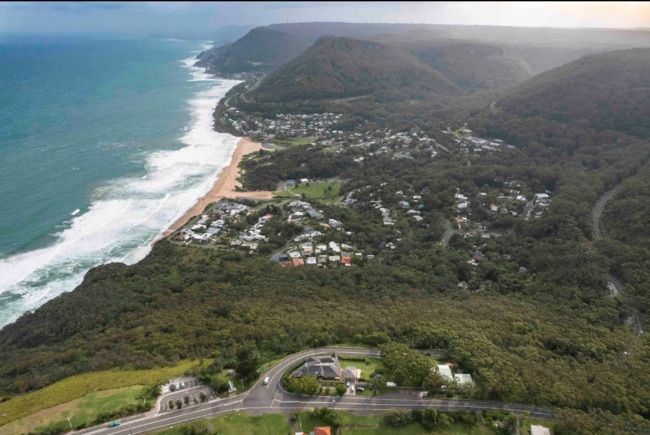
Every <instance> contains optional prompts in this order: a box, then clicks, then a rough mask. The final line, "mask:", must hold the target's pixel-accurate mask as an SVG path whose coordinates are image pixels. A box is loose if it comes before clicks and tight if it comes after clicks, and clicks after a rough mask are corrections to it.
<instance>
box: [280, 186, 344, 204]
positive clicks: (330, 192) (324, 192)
mask: <svg viewBox="0 0 650 435" xmlns="http://www.w3.org/2000/svg"><path fill="white" fill-rule="evenodd" d="M303 193H304V194H305V196H306V197H307V198H308V199H320V200H335V199H337V198H338V196H339V183H316V182H314V183H307V184H297V185H296V186H294V187H292V188H290V189H289V190H286V191H280V192H273V196H274V197H276V198H295V197H296V195H297V196H301V195H302V194H303Z"/></svg>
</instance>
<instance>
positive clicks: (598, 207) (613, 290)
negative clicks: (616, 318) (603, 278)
mask: <svg viewBox="0 0 650 435" xmlns="http://www.w3.org/2000/svg"><path fill="white" fill-rule="evenodd" d="M620 187H621V186H620V185H618V186H616V187H615V188H613V189H612V190H609V191H607V192H605V193H604V194H603V196H601V197H600V198H599V199H598V201H596V204H595V205H594V208H593V209H592V210H591V224H592V227H593V230H592V235H593V239H594V240H601V239H603V238H604V237H605V236H604V232H605V230H604V229H603V227H602V224H601V221H600V217H601V215H602V214H603V210H604V209H605V204H607V201H609V200H610V199H612V198H613V197H614V195H616V192H618V190H619V189H620ZM607 289H608V290H609V294H610V296H611V297H616V296H618V295H619V294H620V293H623V291H624V290H625V287H624V286H623V283H622V282H621V281H619V280H618V279H617V278H616V277H614V276H612V275H607ZM627 321H628V322H630V323H632V325H633V326H634V334H635V335H641V334H643V325H642V323H641V316H639V313H638V312H634V313H633V314H632V315H631V316H630V317H629V318H628V320H627Z"/></svg>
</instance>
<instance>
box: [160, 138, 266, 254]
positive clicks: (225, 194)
mask: <svg viewBox="0 0 650 435" xmlns="http://www.w3.org/2000/svg"><path fill="white" fill-rule="evenodd" d="M261 149H262V144H261V143H259V142H253V141H251V140H250V139H249V138H247V137H243V138H241V139H240V140H239V142H237V147H236V148H235V151H234V152H233V154H232V157H231V159H230V163H229V164H228V166H226V167H224V168H223V170H222V171H221V172H220V173H219V175H218V177H217V179H216V180H215V182H214V185H213V186H212V188H211V189H210V191H208V193H206V194H205V195H204V196H203V197H202V198H200V199H199V200H198V201H197V202H196V204H194V205H193V206H192V207H191V208H190V209H189V210H187V211H186V212H185V213H184V214H183V216H181V217H180V218H178V219H177V220H176V222H174V223H173V224H172V225H171V226H170V227H169V228H167V229H166V230H165V231H163V232H162V234H161V235H160V236H159V237H158V238H157V239H156V240H155V241H154V242H153V244H155V243H156V242H158V241H159V240H162V239H164V238H167V237H169V236H170V235H171V234H173V233H174V232H176V231H178V230H179V229H181V228H183V227H184V226H185V225H186V224H187V223H188V222H189V221H190V219H192V218H193V217H195V216H198V215H200V214H201V213H203V211H204V210H205V208H206V207H207V206H208V205H209V204H211V203H213V202H218V201H219V200H221V199H223V198H256V199H271V198H272V197H273V194H272V192H270V191H256V192H237V191H236V188H237V187H241V185H240V183H239V182H238V181H237V178H238V177H239V175H240V172H241V171H240V170H239V163H240V162H241V160H242V158H243V157H244V156H245V155H248V154H251V153H254V152H257V151H259V150H261Z"/></svg>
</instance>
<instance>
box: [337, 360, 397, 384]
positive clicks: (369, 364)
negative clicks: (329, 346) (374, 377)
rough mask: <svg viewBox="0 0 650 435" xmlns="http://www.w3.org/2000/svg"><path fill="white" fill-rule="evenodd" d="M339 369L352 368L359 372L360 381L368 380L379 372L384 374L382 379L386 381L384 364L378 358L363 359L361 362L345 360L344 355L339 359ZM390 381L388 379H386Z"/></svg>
mask: <svg viewBox="0 0 650 435" xmlns="http://www.w3.org/2000/svg"><path fill="white" fill-rule="evenodd" d="M339 362H340V364H341V367H347V366H354V367H356V368H358V369H359V370H361V379H366V380H368V381H369V380H370V375H371V374H373V373H374V372H375V371H377V370H379V371H380V372H381V373H384V375H383V376H382V379H384V380H386V377H387V374H386V370H385V368H384V362H383V361H382V360H381V359H379V358H365V359H364V360H363V361H359V360H356V359H347V358H345V355H344V356H342V357H339ZM388 380H390V379H388Z"/></svg>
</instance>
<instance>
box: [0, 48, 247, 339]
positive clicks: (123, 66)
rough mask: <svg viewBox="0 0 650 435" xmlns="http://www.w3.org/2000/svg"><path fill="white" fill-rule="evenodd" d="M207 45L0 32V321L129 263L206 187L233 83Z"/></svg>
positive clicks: (226, 142)
mask: <svg viewBox="0 0 650 435" xmlns="http://www.w3.org/2000/svg"><path fill="white" fill-rule="evenodd" d="M207 44H208V43H207V42H206V41H180V40H173V39H155V38H144V37H143V38H135V37H133V38H130V37H124V38H118V37H99V36H97V37H91V36H84V37H80V36H47V37H46V36H20V37H18V36H0V65H1V66H0V85H1V86H0V328H1V327H3V326H5V325H6V324H8V323H11V322H13V321H15V320H16V319H17V318H18V317H19V316H20V315H22V314H23V313H25V312H28V311H31V310H34V309H36V308H38V307H39V306H41V305H42V304H44V303H45V302H47V301H48V300H51V299H53V298H55V297H56V296H58V295H60V294H61V293H64V292H68V291H71V290H73V289H74V288H75V287H76V286H77V285H78V284H79V283H81V281H82V279H83V276H84V274H85V273H86V272H87V271H88V270H89V269H90V268H92V267H94V266H98V265H101V264H105V263H110V262H122V263H126V264H133V263H135V262H137V261H139V260H140V259H142V258H144V256H146V254H147V253H148V252H149V251H150V248H151V243H152V242H153V241H154V240H155V239H156V238H157V237H158V236H159V235H160V234H161V233H162V232H163V231H164V230H165V229H167V228H168V227H169V226H170V225H171V224H172V223H173V222H175V221H176V220H177V219H178V218H179V217H181V216H182V215H183V214H184V213H185V212H186V211H187V210H188V209H189V208H190V207H191V206H192V205H193V204H194V203H196V201H197V200H198V199H199V198H201V197H202V196H203V195H205V193H207V192H208V191H209V190H210V188H211V186H212V185H213V183H214V181H215V179H216V176H217V175H218V174H219V172H220V171H221V170H222V169H223V168H224V167H225V166H227V165H228V163H229V162H230V159H231V157H232V154H233V151H234V149H235V147H236V144H237V141H238V138H236V137H234V136H231V135H228V134H222V133H217V132H215V131H213V130H212V110H213V109H214V107H215V106H216V104H217V102H218V101H219V99H220V98H221V97H222V96H223V95H224V94H225V93H226V92H227V91H228V89H230V88H231V87H232V86H234V85H235V84H237V83H238V82H236V81H231V80H221V79H216V78H213V77H211V76H209V75H207V74H205V73H204V72H203V70H202V69H200V68H195V67H193V66H192V65H193V63H194V62H195V59H194V58H195V56H196V55H197V54H198V53H199V52H201V51H202V50H204V49H205V48H207V47H209V45H207Z"/></svg>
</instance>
